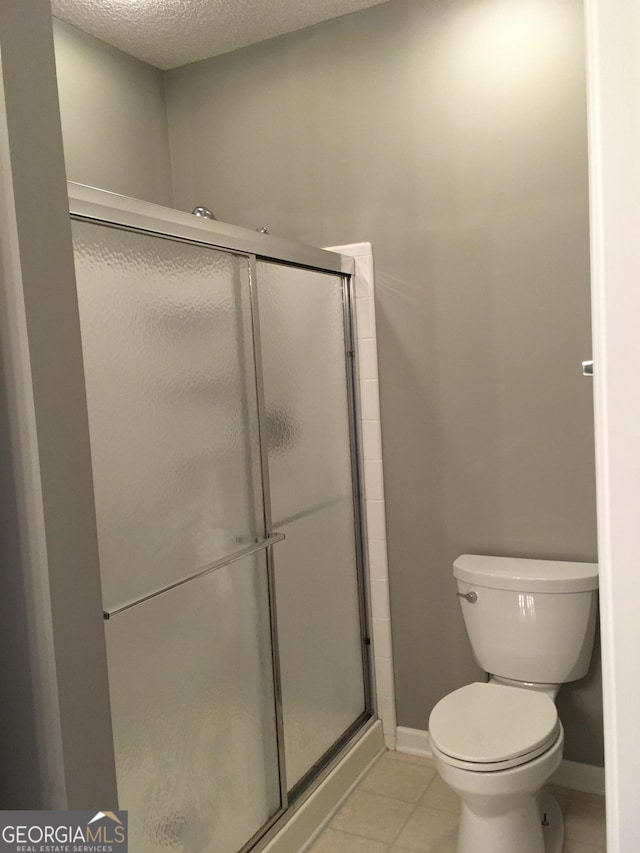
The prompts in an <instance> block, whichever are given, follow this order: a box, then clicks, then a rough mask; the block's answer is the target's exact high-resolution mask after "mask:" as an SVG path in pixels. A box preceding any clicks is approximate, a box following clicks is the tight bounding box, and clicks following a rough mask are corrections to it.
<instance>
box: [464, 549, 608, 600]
mask: <svg viewBox="0 0 640 853" xmlns="http://www.w3.org/2000/svg"><path fill="white" fill-rule="evenodd" d="M453 574H454V577H456V578H457V579H458V580H461V581H465V582H466V583H471V584H475V585H476V586H484V587H490V588H492V589H514V590H521V591H522V592H556V593H557V592H584V591H586V590H591V589H597V588H598V564H597V563H568V562H564V561H562V560H529V559H524V558H520V557H488V556H480V555H478V554H462V556H460V557H458V559H457V560H456V561H455V562H454V564H453Z"/></svg>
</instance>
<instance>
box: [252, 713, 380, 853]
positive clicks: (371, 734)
mask: <svg viewBox="0 0 640 853" xmlns="http://www.w3.org/2000/svg"><path fill="white" fill-rule="evenodd" d="M384 750H385V746H384V738H383V732H382V723H381V722H380V721H379V720H376V722H375V723H373V725H372V726H371V728H369V729H368V730H367V731H366V732H365V733H364V734H363V735H362V736H361V737H360V739H359V740H358V742H357V743H355V744H354V745H353V747H352V748H351V749H350V750H349V752H348V753H347V754H346V755H345V756H344V758H343V759H342V760H341V761H340V762H339V764H337V765H336V767H334V768H333V770H332V771H331V772H330V773H329V775H328V776H327V778H326V779H324V780H323V781H322V782H321V783H320V785H319V786H318V787H317V788H316V790H315V791H314V792H313V793H312V794H311V795H310V796H309V797H308V798H307V799H306V800H305V801H304V802H303V803H302V804H301V805H300V807H299V808H298V809H297V810H296V811H295V814H293V815H292V817H291V818H290V820H289V821H288V822H287V823H286V824H285V825H284V826H283V827H282V829H281V830H280V831H279V832H278V834H277V835H275V836H274V837H273V838H272V839H271V840H270V841H269V843H268V844H267V845H266V846H265V847H264V848H262V849H263V853H300V851H302V850H306V849H307V847H308V846H309V845H310V843H311V842H312V841H313V840H314V839H315V837H316V836H317V835H318V834H319V832H321V830H322V829H323V828H324V827H325V825H326V824H327V823H328V821H329V819H330V818H331V817H332V816H333V814H334V812H336V811H337V809H338V808H340V806H341V805H342V803H343V802H344V800H345V799H346V798H347V797H348V796H349V794H350V793H351V791H352V790H353V789H354V788H355V786H356V785H357V784H358V782H359V781H360V779H362V777H363V776H364V774H365V773H366V772H367V771H368V770H369V768H370V767H371V765H372V764H373V762H374V761H377V759H378V758H379V756H380V755H381V753H382V752H384Z"/></svg>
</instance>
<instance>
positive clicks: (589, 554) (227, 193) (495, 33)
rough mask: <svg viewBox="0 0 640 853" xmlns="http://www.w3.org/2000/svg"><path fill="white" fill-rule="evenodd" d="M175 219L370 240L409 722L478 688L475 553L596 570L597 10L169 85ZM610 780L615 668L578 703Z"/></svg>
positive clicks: (255, 60) (449, 11) (414, 22)
mask: <svg viewBox="0 0 640 853" xmlns="http://www.w3.org/2000/svg"><path fill="white" fill-rule="evenodd" d="M166 82H167V97H168V108H169V126H170V140H171V154H172V168H173V176H174V192H175V202H176V206H177V207H179V208H184V209H187V210H188V209H191V208H192V207H193V206H194V205H195V204H197V203H198V204H206V205H207V206H208V207H210V208H211V209H212V210H214V211H215V213H216V215H217V216H218V217H219V218H221V219H224V220H226V221H228V222H234V223H237V224H241V225H247V226H249V227H254V228H255V227H257V226H261V225H266V226H267V227H268V228H269V229H270V231H271V232H272V233H274V234H277V235H282V236H286V237H291V238H293V239H296V240H301V241H304V242H308V243H312V244H316V245H335V244H340V243H347V242H353V241H361V240H370V241H372V243H373V246H374V252H375V260H376V271H377V286H378V294H377V295H378V335H379V358H380V375H381V395H382V418H383V442H384V457H385V475H386V488H387V500H388V503H387V507H388V535H389V558H390V575H391V598H392V617H393V619H394V631H393V639H394V653H395V662H396V677H397V700H398V719H399V724H400V725H402V726H409V727H415V728H421V729H424V728H426V727H427V719H428V714H429V711H430V709H431V708H432V706H433V705H434V703H435V702H437V701H438V700H439V699H440V698H441V697H442V696H443V695H444V694H446V693H447V692H449V691H451V690H453V689H455V688H456V687H459V686H461V685H462V684H464V683H466V682H468V681H470V680H473V679H476V678H478V677H479V676H480V673H479V671H478V670H477V668H476V666H475V664H474V662H473V658H472V655H471V651H470V648H469V645H468V642H467V639H466V635H465V632H464V628H463V624H462V619H461V616H460V612H459V607H458V603H457V600H456V599H455V597H454V595H453V592H454V586H453V582H452V577H451V564H452V561H453V559H454V558H455V557H456V556H457V555H458V554H460V553H462V552H472V553H487V554H506V555H509V554H514V555H522V556H532V557H544V558H553V559H578V560H583V559H584V560H594V559H596V523H595V487H594V462H593V452H594V451H593V426H592V400H591V385H590V383H589V381H588V380H585V379H583V378H582V377H581V376H580V361H581V359H583V358H586V357H588V356H589V354H590V351H591V343H590V317H589V247H588V238H589V235H588V211H587V163H586V117H585V79H584V55H583V30H582V7H581V3H580V2H578V0H532V2H529V3H527V4H514V3H513V2H512V0H482V2H478V0H433V2H429V3H425V2H424V0H390V2H388V3H385V4H383V5H380V6H377V7H375V8H372V9H369V10H367V11H364V12H361V13H357V14H355V15H351V16H348V17H344V18H341V19H338V20H335V21H332V22H328V23H326V24H322V25H319V26H317V27H314V28H311V29H308V30H304V31H301V32H297V33H295V34H292V35H290V36H286V37H282V38H279V39H274V40H272V41H269V42H265V43H263V44H260V45H257V46H254V47H251V48H247V49H244V50H240V51H236V52H235V53H232V54H228V55H226V56H222V57H218V58H216V59H213V60H209V61H207V62H203V63H198V64H195V65H192V66H187V67H185V68H182V69H178V70H176V71H173V72H170V73H168V74H167V77H166ZM559 706H560V712H561V716H562V719H563V721H564V723H565V726H566V729H567V745H566V750H565V756H566V757H567V758H569V759H573V760H577V761H584V762H588V763H593V764H601V763H602V760H603V749H602V713H601V693H600V673H599V664H598V655H596V657H595V660H594V665H593V667H592V671H591V673H590V674H589V676H588V677H587V678H586V679H585V680H583V681H582V682H581V683H579V684H575V685H573V686H568V687H566V688H564V689H563V691H562V696H561V699H560V701H559Z"/></svg>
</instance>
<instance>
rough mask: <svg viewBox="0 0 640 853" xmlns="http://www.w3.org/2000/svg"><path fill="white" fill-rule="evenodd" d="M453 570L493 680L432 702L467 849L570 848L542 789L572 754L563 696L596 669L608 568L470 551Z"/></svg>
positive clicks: (537, 852) (436, 740) (438, 749)
mask: <svg viewBox="0 0 640 853" xmlns="http://www.w3.org/2000/svg"><path fill="white" fill-rule="evenodd" d="M453 574H454V577H455V579H456V584H457V595H458V596H459V601H460V604H461V607H462V613H463V616H464V622H465V627H466V629H467V633H468V635H469V639H470V641H471V646H472V648H473V652H474V655H475V658H476V661H477V662H478V664H479V665H480V666H481V667H482V669H484V670H485V671H486V672H487V673H488V676H489V678H488V681H487V682H481V683H474V684H468V685H466V686H465V687H461V688H460V689H459V690H455V691H454V692H453V693H450V694H449V695H448V696H445V697H444V699H441V700H440V702H438V704H437V705H436V706H435V707H434V709H433V711H432V712H431V716H430V717H429V740H430V743H431V750H432V753H433V756H434V758H435V762H436V767H437V770H438V773H439V775H440V776H441V777H442V779H443V780H444V782H446V783H447V784H448V785H449V786H450V787H451V788H453V790H454V791H455V792H456V793H457V794H458V796H459V797H460V803H461V811H460V824H459V830H458V847H457V853H560V851H561V850H562V844H563V836H564V827H563V822H562V815H561V813H560V809H559V807H558V805H557V803H556V802H555V800H554V799H553V797H552V796H551V795H550V794H548V793H547V792H541V790H542V787H543V786H544V785H545V783H546V782H547V781H548V779H549V777H550V776H551V775H552V773H553V772H554V771H555V770H556V768H557V767H558V765H559V764H560V761H561V760H562V748H563V744H564V732H563V729H562V723H561V722H560V720H559V718H558V713H557V711H556V706H555V697H556V695H557V693H558V690H559V689H560V685H562V684H564V683H565V682H568V681H576V680H577V679H579V678H582V677H583V676H584V675H586V673H587V670H588V668H589V663H590V660H591V653H592V650H593V638H594V634H595V627H596V614H597V589H598V565H597V564H596V563H569V562H559V561H551V560H528V559H519V558H511V557H486V556H477V555H474V554H464V555H462V556H461V557H458V559H457V560H456V561H455V563H454V565H453Z"/></svg>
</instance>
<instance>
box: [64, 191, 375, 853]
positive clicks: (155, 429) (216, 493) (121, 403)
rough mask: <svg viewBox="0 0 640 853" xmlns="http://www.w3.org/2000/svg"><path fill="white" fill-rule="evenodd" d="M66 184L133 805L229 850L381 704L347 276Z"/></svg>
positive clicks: (147, 848)
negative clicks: (369, 610) (373, 654)
mask: <svg viewBox="0 0 640 853" xmlns="http://www.w3.org/2000/svg"><path fill="white" fill-rule="evenodd" d="M69 188H70V204H71V215H72V232H73V243H74V251H75V264H76V278H77V287H78V301H79V307H80V320H81V331H82V346H83V354H84V363H85V374H86V387H87V401H88V411H89V425H90V437H91V454H92V464H93V478H94V490H95V501H96V512H97V525H98V539H99V549H100V569H101V580H102V593H103V606H104V616H105V634H106V644H107V657H108V670H109V689H110V697H111V713H112V724H113V737H114V750H115V756H116V774H117V781H118V797H119V807H120V808H123V809H128V810H129V827H130V837H131V849H132V850H135V851H136V853H151V851H159V850H165V849H167V848H169V849H175V850H179V851H184V853H200V851H203V853H204V851H215V853H238V851H240V850H248V849H250V848H251V847H252V846H254V845H255V844H256V843H258V842H259V841H260V839H261V838H264V837H265V833H267V832H268V831H269V830H270V829H271V828H273V827H274V825H276V824H278V822H279V821H281V820H282V819H286V815H287V813H288V810H290V807H291V806H292V804H294V803H296V802H299V801H300V799H301V798H302V797H304V796H305V795H306V794H307V793H308V792H309V790H311V788H312V787H313V785H314V782H316V781H317V779H318V778H319V776H320V775H321V774H322V773H323V772H324V771H325V770H326V768H327V766H328V765H329V764H330V763H331V761H332V760H334V759H335V757H336V755H338V754H339V752H340V750H341V749H342V747H344V745H345V744H346V743H347V742H348V741H349V740H350V738H352V737H353V736H354V734H355V733H357V732H358V731H359V730H360V729H362V728H363V727H365V726H366V725H367V721H368V720H370V719H371V717H372V708H371V684H370V666H369V654H368V652H369V639H368V634H369V632H368V628H367V618H366V608H365V585H364V574H363V573H364V553H363V541H364V540H363V529H362V525H363V519H362V507H361V487H360V484H361V476H360V469H359V462H358V442H357V429H356V424H357V411H356V401H355V394H354V388H355V381H354V380H355V377H354V370H355V368H354V349H355V348H354V344H353V341H354V337H353V319H352V301H353V300H352V281H351V275H350V273H349V270H348V268H347V267H346V265H345V261H346V259H344V258H342V257H341V256H340V255H336V254H334V253H331V252H325V251H322V250H316V249H310V248H306V247H301V246H298V245H296V244H292V243H289V242H287V241H281V240H278V239H276V238H273V237H266V236H264V235H262V234H253V233H252V232H250V231H246V230H244V229H240V228H234V227H231V226H226V225H224V224H222V223H219V222H211V221H208V220H203V219H197V218H196V217H191V216H189V215H187V214H183V213H179V212H176V211H171V210H168V209H165V208H161V207H157V206H155V205H151V204H147V203H143V202H137V201H134V200H131V199H125V198H122V197H120V196H114V195H112V194H110V193H104V192H101V191H98V190H93V189H89V188H86V187H81V186H78V185H74V184H70V185H69Z"/></svg>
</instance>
